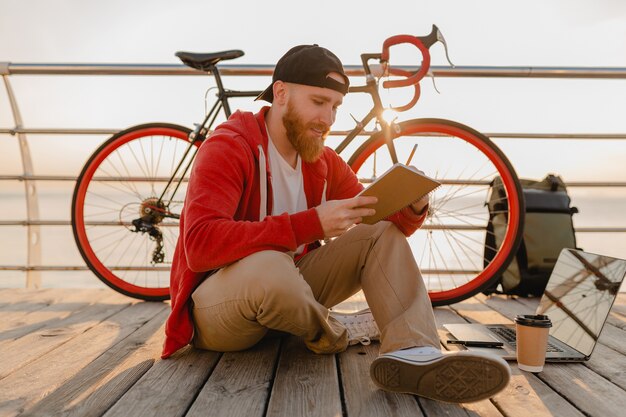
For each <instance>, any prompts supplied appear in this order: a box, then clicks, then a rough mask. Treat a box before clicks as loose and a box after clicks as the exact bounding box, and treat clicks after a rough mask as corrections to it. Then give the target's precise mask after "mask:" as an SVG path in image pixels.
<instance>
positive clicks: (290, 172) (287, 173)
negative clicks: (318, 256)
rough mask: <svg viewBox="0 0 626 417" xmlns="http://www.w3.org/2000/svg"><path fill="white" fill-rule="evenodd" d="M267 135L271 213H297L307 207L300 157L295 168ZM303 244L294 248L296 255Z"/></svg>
mask: <svg viewBox="0 0 626 417" xmlns="http://www.w3.org/2000/svg"><path fill="white" fill-rule="evenodd" d="M267 137H268V147H267V148H268V158H269V161H270V172H271V173H272V199H273V204H272V215H279V214H283V213H289V214H293V213H297V212H300V211H305V210H307V209H308V207H307V203H306V195H305V194H304V180H303V177H302V159H301V158H300V155H298V157H297V158H298V159H297V162H296V168H295V169H294V168H292V167H291V165H289V164H288V163H287V161H285V159H284V158H283V157H282V155H281V154H280V152H278V149H276V146H274V142H272V138H270V137H269V132H268V134H267ZM303 250H304V245H300V246H299V247H298V249H297V250H296V252H295V253H296V255H297V254H300V253H302V251H303Z"/></svg>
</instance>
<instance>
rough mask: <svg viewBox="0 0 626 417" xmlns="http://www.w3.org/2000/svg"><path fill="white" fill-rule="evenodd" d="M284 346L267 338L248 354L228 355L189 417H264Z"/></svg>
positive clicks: (223, 358) (233, 353)
mask: <svg viewBox="0 0 626 417" xmlns="http://www.w3.org/2000/svg"><path fill="white" fill-rule="evenodd" d="M280 343H281V340H280V339H278V338H272V339H265V340H263V341H261V342H260V343H259V344H258V345H257V346H255V347H254V348H252V349H249V350H247V351H244V352H229V353H224V354H223V355H222V358H221V359H220V361H219V363H218V364H217V366H216V367H215V369H214V371H213V373H211V376H210V377H209V380H208V381H207V383H206V384H205V385H204V387H203V388H202V390H201V391H200V394H199V395H198V397H197V398H196V400H195V401H194V403H193V405H192V406H191V409H190V410H189V412H188V413H187V414H186V417H200V416H246V417H255V416H259V417H262V416H263V414H264V412H265V406H266V404H267V400H268V397H269V394H270V387H271V384H272V378H273V376H274V370H275V366H276V363H277V361H278V353H279V351H280Z"/></svg>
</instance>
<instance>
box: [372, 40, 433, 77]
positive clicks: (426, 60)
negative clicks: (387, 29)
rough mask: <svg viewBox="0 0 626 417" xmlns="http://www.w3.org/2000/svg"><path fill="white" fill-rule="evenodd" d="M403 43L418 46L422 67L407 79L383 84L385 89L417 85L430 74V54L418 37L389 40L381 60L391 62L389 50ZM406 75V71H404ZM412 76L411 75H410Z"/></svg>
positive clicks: (384, 45) (386, 42) (384, 47)
mask: <svg viewBox="0 0 626 417" xmlns="http://www.w3.org/2000/svg"><path fill="white" fill-rule="evenodd" d="M401 43H409V44H411V45H414V46H416V47H417V48H418V49H419V50H420V52H421V53H422V65H421V66H420V68H419V70H417V71H416V72H415V73H413V74H411V75H410V76H408V77H407V78H405V79H403V80H390V81H384V82H383V88H395V87H407V86H409V85H412V84H417V83H419V82H420V80H421V79H422V78H424V75H426V73H427V72H428V69H429V68H430V52H429V51H428V48H427V47H426V45H424V43H423V42H422V41H421V39H419V38H418V37H416V36H411V35H396V36H392V37H391V38H388V39H386V40H385V42H384V43H383V52H382V54H381V60H382V61H384V62H389V48H390V47H391V46H394V45H399V44H401ZM396 71H398V70H396ZM404 72H405V73H406V71H404ZM409 74H410V73H409ZM398 75H406V74H398Z"/></svg>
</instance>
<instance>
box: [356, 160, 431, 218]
mask: <svg viewBox="0 0 626 417" xmlns="http://www.w3.org/2000/svg"><path fill="white" fill-rule="evenodd" d="M440 185H441V183H439V182H438V181H436V180H434V179H432V178H429V177H427V176H426V175H424V174H420V173H419V172H417V169H415V168H414V167H411V166H406V165H404V164H400V163H397V164H395V165H393V166H392V167H391V168H389V169H388V170H387V171H386V172H385V173H384V174H382V175H381V176H380V177H378V178H377V179H376V180H375V181H374V182H373V183H371V184H370V185H369V187H367V188H366V189H364V190H363V191H361V192H360V193H359V195H360V196H361V195H364V196H375V197H378V202H377V203H376V204H374V205H373V206H367V207H372V208H374V209H375V210H376V214H374V215H373V216H367V217H363V222H362V223H365V224H374V223H376V222H378V221H380V220H382V219H384V218H386V217H388V216H390V215H392V214H394V213H395V212H397V211H399V210H402V209H403V208H404V207H406V206H408V205H409V204H411V203H413V202H415V201H417V200H419V199H420V198H422V197H423V196H425V195H426V194H428V193H430V192H431V191H433V190H434V189H435V188H437V187H439V186H440Z"/></svg>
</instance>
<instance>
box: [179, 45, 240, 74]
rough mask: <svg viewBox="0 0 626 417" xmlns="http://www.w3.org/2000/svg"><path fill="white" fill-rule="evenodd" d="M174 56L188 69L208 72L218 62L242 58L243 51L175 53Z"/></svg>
mask: <svg viewBox="0 0 626 417" xmlns="http://www.w3.org/2000/svg"><path fill="white" fill-rule="evenodd" d="M176 56H177V57H178V58H180V60H181V61H183V64H185V65H187V66H188V67H191V68H195V69H197V70H200V71H209V70H210V69H211V67H213V66H215V64H217V63H218V62H220V61H224V60H227V59H235V58H239V57H240V56H243V51H240V50H239V49H233V50H230V51H221V52H210V53H206V54H202V53H195V52H183V51H179V52H176Z"/></svg>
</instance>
